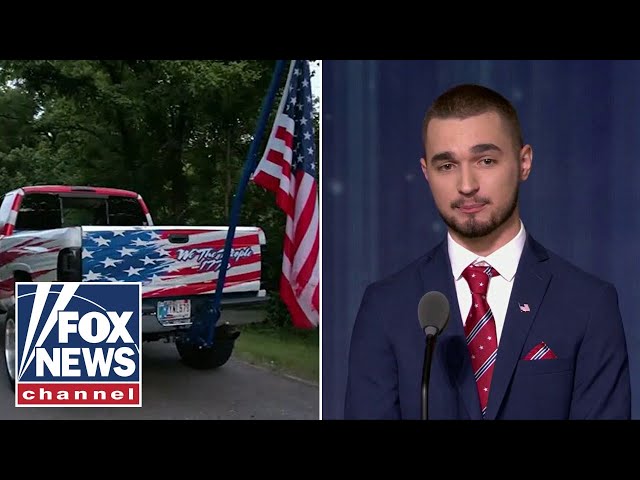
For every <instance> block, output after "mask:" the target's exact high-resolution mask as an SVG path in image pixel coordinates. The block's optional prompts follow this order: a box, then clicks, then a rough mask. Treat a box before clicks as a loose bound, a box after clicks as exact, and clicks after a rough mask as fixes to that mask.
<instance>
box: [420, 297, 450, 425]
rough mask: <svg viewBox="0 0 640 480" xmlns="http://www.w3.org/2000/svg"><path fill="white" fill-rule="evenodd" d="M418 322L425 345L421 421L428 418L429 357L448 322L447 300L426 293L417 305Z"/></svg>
mask: <svg viewBox="0 0 640 480" xmlns="http://www.w3.org/2000/svg"><path fill="white" fill-rule="evenodd" d="M418 320H419V321H420V326H421V327H422V331H423V332H424V334H425V338H426V345H425V350H424V363H423V365H422V419H423V420H427V419H428V418H429V408H428V407H429V405H428V400H427V399H428V396H429V394H428V391H429V375H430V373H431V357H432V356H433V350H434V348H435V345H436V338H437V337H438V335H440V333H441V332H442V331H443V330H444V329H445V327H446V326H447V323H448V322H449V300H447V297H445V296H444V295H443V294H442V293H440V292H427V293H425V294H424V295H423V296H422V298H421V299H420V303H418Z"/></svg>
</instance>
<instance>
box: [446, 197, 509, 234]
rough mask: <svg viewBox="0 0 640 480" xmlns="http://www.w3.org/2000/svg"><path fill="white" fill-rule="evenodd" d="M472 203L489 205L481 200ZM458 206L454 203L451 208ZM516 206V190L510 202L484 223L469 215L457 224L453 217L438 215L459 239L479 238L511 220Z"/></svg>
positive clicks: (459, 203)
mask: <svg viewBox="0 0 640 480" xmlns="http://www.w3.org/2000/svg"><path fill="white" fill-rule="evenodd" d="M474 202H477V203H486V204H487V205H488V204H489V203H488V200H482V199H474ZM459 205H461V202H454V203H453V204H452V205H451V206H452V207H453V208H456V206H459ZM517 206H518V189H517V188H516V189H515V191H514V193H513V196H512V198H511V202H509V203H508V204H507V205H506V207H505V208H503V209H501V210H498V211H496V212H495V213H494V214H493V215H491V217H490V218H489V220H488V221H486V222H480V221H478V220H477V219H476V218H475V215H474V214H471V215H469V218H468V219H467V220H466V221H465V222H464V223H459V222H457V221H456V220H455V219H454V218H453V217H446V216H444V215H443V214H442V212H440V211H439V213H440V217H442V220H443V221H444V223H446V224H447V226H448V227H449V228H450V229H451V230H453V231H454V232H456V233H457V234H458V235H460V236H461V237H465V238H480V237H485V236H487V235H489V234H490V233H493V232H494V231H496V230H497V229H498V228H499V227H500V226H502V225H503V224H504V223H505V222H506V221H507V220H508V219H509V218H511V215H513V212H514V211H515V210H516V207H517Z"/></svg>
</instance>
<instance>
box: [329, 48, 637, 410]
mask: <svg viewBox="0 0 640 480" xmlns="http://www.w3.org/2000/svg"><path fill="white" fill-rule="evenodd" d="M461 82H474V83H481V84H484V85H486V86H488V87H492V88H495V89H497V90H498V91H500V92H501V93H503V94H504V95H505V96H507V97H508V98H509V99H511V100H512V102H513V103H514V105H515V107H516V108H517V109H518V112H519V113H520V120H521V123H522V128H523V133H524V139H525V142H526V143H530V144H531V145H532V146H533V168H532V174H531V176H530V177H529V179H528V181H527V182H525V183H524V184H522V188H521V197H520V198H521V215H522V218H523V220H524V222H525V225H526V227H527V229H528V231H530V232H531V233H532V234H533V235H534V236H535V237H536V239H537V240H539V241H540V242H541V243H542V244H544V245H545V246H547V247H548V248H550V249H551V250H554V251H555V252H556V253H558V254H560V255H562V256H564V257H565V258H567V259H569V260H570V261H572V262H574V263H576V264H577V265H579V266H580V267H582V268H583V269H585V270H587V271H589V272H592V273H594V274H596V275H598V276H600V277H602V278H604V279H606V280H609V281H611V282H613V283H614V284H615V285H616V287H617V288H618V293H619V297H620V307H621V310H622V315H623V319H624V324H625V329H626V332H627V343H628V347H629V352H630V356H631V374H632V396H633V399H632V400H633V416H634V418H640V363H639V362H638V359H639V355H640V349H639V348H638V347H639V343H638V337H639V334H640V322H639V321H638V313H639V307H638V305H639V302H640V292H639V286H640V285H639V280H638V275H637V273H638V270H639V269H640V213H639V211H638V207H639V206H640V194H639V191H640V188H639V185H640V158H639V157H640V61H613V60H603V61H596V60H580V61H578V60H576V61H567V60H549V61H538V60H512V61H509V60H499V61H497V60H476V61H462V60H456V61H444V60H440V61H430V60H429V61H428V60H416V61H328V60H325V61H323V85H322V91H323V93H322V95H323V98H322V104H323V105H322V162H323V165H322V287H323V288H322V322H323V323H322V415H323V418H324V419H340V418H342V410H343V405H344V393H345V382H346V372H347V357H348V350H349V341H350V336H351V329H352V328H353V322H354V319H355V316H356V313H357V310H358V306H359V303H360V299H361V296H362V294H363V292H364V289H365V287H366V285H367V284H368V283H370V282H372V281H374V280H377V279H379V278H381V277H383V276H386V275H388V274H390V273H392V272H394V271H396V270H398V269H399V268H401V267H402V266H404V265H405V264H406V263H408V262H410V261H411V260H413V259H415V258H416V257H418V256H420V255H422V254H423V253H424V252H425V251H426V250H427V249H429V248H431V247H432V246H433V245H434V244H435V243H437V242H438V241H439V240H440V239H441V238H442V236H443V235H444V233H445V226H444V224H443V223H442V221H441V220H440V217H439V216H438V213H437V211H436V209H435V206H434V204H433V201H432V198H431V193H430V192H429V187H428V185H427V184H426V182H425V180H424V178H423V177H422V172H421V170H420V165H419V159H420V156H421V155H422V153H423V147H422V144H421V137H420V135H421V132H420V129H421V123H422V119H423V116H424V113H425V111H426V109H427V107H428V105H429V104H430V103H431V101H432V100H433V99H434V98H435V97H436V96H437V95H438V94H439V93H441V92H442V91H443V90H445V89H446V88H448V87H450V86H452V85H453V84H456V83H461ZM416 321H417V319H416Z"/></svg>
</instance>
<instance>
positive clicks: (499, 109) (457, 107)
mask: <svg viewBox="0 0 640 480" xmlns="http://www.w3.org/2000/svg"><path fill="white" fill-rule="evenodd" d="M487 112H496V113H497V114H498V115H499V116H500V117H501V118H502V119H503V120H504V121H505V122H506V123H507V125H508V127H509V128H510V129H511V134H512V138H513V140H514V146H515V148H516V149H520V148H522V146H523V145H524V142H523V139H522V130H521V128H520V121H519V120H518V113H517V112H516V109H515V108H514V106H513V105H512V104H511V102H510V101H509V100H507V99H506V98H505V97H503V96H502V95H500V94H499V93H498V92H496V91H495V90H491V89H490V88H487V87H484V86H482V85H474V84H463V85H457V86H455V87H452V88H450V89H448V90H446V91H445V92H444V93H442V94H441V95H440V96H439V97H438V98H437V99H436V100H435V101H434V102H433V104H431V107H430V108H429V110H428V111H427V113H426V115H425V117H424V121H423V122H422V136H423V140H424V141H426V138H427V127H428V125H429V122H430V121H431V120H432V119H433V118H439V119H446V118H459V119H464V118H468V117H473V116H475V115H481V114H483V113H487Z"/></svg>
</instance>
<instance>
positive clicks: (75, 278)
mask: <svg viewBox="0 0 640 480" xmlns="http://www.w3.org/2000/svg"><path fill="white" fill-rule="evenodd" d="M58 281H59V282H81V281H82V249H81V248H79V247H68V248H63V249H62V250H60V253H59V254H58Z"/></svg>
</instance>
